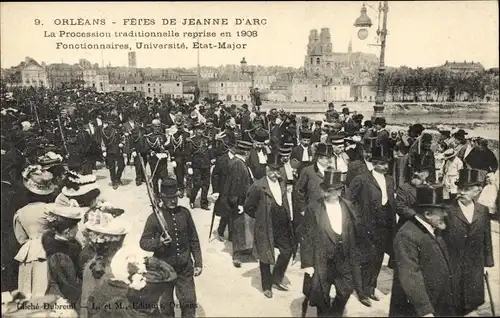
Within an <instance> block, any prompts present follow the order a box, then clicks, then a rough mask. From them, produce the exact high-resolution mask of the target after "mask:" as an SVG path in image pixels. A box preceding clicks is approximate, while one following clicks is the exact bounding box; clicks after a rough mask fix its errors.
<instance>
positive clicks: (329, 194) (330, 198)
mask: <svg viewBox="0 0 500 318" xmlns="http://www.w3.org/2000/svg"><path fill="white" fill-rule="evenodd" d="M341 194H342V188H338V189H328V190H323V197H324V198H325V201H326V202H328V203H332V202H336V201H338V200H339V197H340V195H341Z"/></svg>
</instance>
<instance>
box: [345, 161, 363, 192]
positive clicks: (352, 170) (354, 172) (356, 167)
mask: <svg viewBox="0 0 500 318" xmlns="http://www.w3.org/2000/svg"><path fill="white" fill-rule="evenodd" d="M366 172H368V167H367V166H366V163H365V161H364V160H363V159H361V160H355V161H352V162H349V163H348V164H347V176H346V180H345V182H346V184H347V185H348V186H349V185H350V184H351V181H352V179H354V177H356V176H359V175H360V174H363V173H366Z"/></svg>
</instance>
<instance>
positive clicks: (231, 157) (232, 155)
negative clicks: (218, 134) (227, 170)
mask: <svg viewBox="0 0 500 318" xmlns="http://www.w3.org/2000/svg"><path fill="white" fill-rule="evenodd" d="M227 155H228V156H229V159H233V158H234V154H233V153H232V152H231V151H228V152H227Z"/></svg>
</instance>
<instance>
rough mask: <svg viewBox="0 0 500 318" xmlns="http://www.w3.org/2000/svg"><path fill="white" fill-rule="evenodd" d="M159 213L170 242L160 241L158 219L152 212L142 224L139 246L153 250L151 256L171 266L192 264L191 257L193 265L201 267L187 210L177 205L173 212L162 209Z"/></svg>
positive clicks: (197, 241)
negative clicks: (165, 243)
mask: <svg viewBox="0 0 500 318" xmlns="http://www.w3.org/2000/svg"><path fill="white" fill-rule="evenodd" d="M161 213H162V214H163V216H164V218H165V220H166V221H167V228H168V232H169V235H170V237H171V238H172V242H171V243H170V244H169V245H164V244H163V243H161V241H160V235H161V233H162V230H161V227H160V225H159V223H158V219H157V218H156V216H155V214H154V213H152V214H151V215H150V216H149V217H148V219H147V220H146V225H145V226H144V231H143V233H142V236H141V239H140V242H139V244H140V246H141V248H142V249H143V250H145V251H148V252H154V254H153V256H155V257H156V258H158V259H160V260H163V261H165V262H167V263H168V264H170V265H172V266H173V267H176V266H181V265H188V264H192V262H193V259H194V266H195V267H203V260H202V256H201V248H200V241H199V239H198V232H197V231H196V226H195V224H194V221H193V218H192V216H191V213H190V212H189V210H188V209H186V208H185V207H182V206H177V207H176V208H175V209H174V211H173V212H170V211H166V210H164V209H162V210H161ZM191 257H192V258H191Z"/></svg>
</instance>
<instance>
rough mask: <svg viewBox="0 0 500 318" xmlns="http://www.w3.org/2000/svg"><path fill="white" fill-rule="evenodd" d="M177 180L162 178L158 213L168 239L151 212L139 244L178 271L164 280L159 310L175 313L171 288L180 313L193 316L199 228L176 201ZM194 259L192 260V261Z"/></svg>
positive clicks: (198, 271) (199, 262)
mask: <svg viewBox="0 0 500 318" xmlns="http://www.w3.org/2000/svg"><path fill="white" fill-rule="evenodd" d="M177 190H178V189H177V181H175V180H173V179H164V180H162V183H161V191H159V192H160V195H159V197H160V199H161V208H160V209H161V210H160V211H159V213H162V214H163V217H164V219H165V221H166V223H167V224H165V226H166V227H167V228H168V229H169V232H170V233H169V235H170V240H168V239H167V238H166V237H165V235H164V234H163V233H162V230H161V227H160V224H159V223H158V219H157V217H156V215H155V214H151V215H150V216H149V217H148V219H147V221H146V225H145V226H144V231H143V233H142V236H141V239H140V242H139V244H140V247H141V248H142V249H143V250H145V251H148V252H154V254H153V256H154V257H156V258H158V259H160V260H162V261H165V262H167V263H168V264H170V265H171V266H172V267H173V268H174V270H175V272H176V273H177V279H176V280H175V281H173V282H169V283H167V288H166V290H165V292H164V293H163V296H162V298H161V300H160V307H161V310H162V311H163V310H165V312H164V313H165V314H166V316H167V317H174V306H172V305H173V304H174V294H173V293H174V289H176V295H177V298H178V299H179V303H180V306H181V312H182V317H193V318H194V317H195V314H196V291H195V285H194V278H193V276H194V277H196V276H199V275H200V274H201V272H202V269H203V260H202V254H201V248H200V241H199V239H198V232H197V231H196V226H195V224H194V221H193V218H192V216H191V213H190V212H189V210H188V209H186V208H184V207H182V206H179V205H178V200H179V198H178V193H177ZM193 259H194V263H193Z"/></svg>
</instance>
